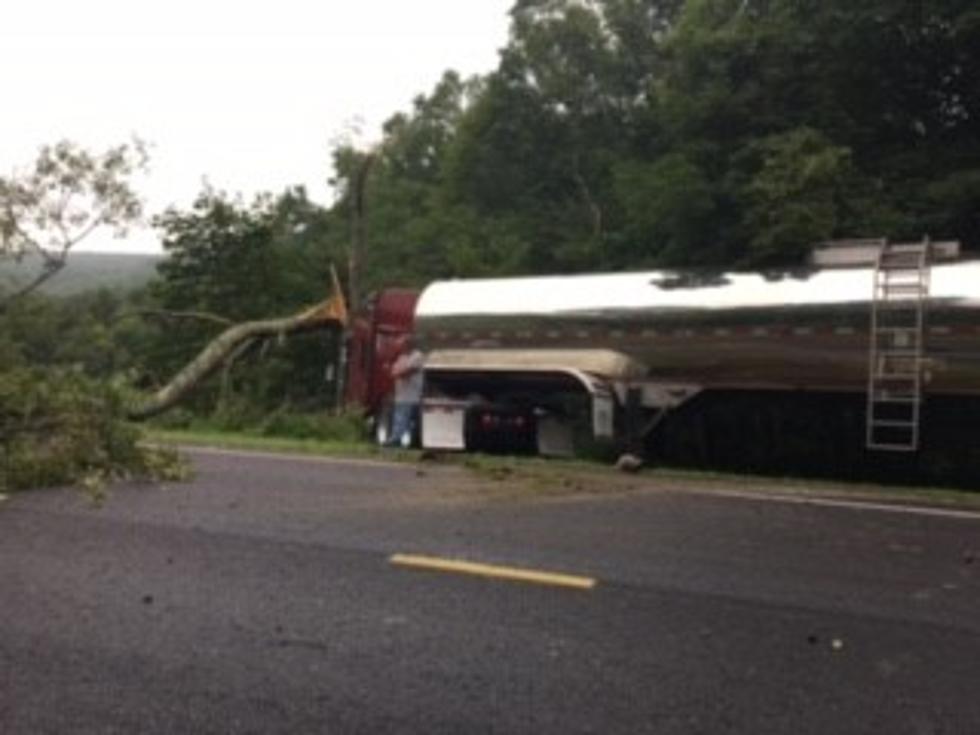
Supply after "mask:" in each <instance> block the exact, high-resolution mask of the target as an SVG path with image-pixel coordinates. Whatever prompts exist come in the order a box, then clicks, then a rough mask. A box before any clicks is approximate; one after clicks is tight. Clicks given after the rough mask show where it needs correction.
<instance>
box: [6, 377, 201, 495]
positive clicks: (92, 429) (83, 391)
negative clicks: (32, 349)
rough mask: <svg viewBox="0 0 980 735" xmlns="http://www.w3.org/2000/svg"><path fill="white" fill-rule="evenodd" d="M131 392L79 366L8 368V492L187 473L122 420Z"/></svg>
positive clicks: (176, 476)
mask: <svg viewBox="0 0 980 735" xmlns="http://www.w3.org/2000/svg"><path fill="white" fill-rule="evenodd" d="M124 403H125V397H124V395H123V393H122V392H121V391H119V390H118V389H117V388H115V387H113V386H112V385H110V384H109V383H107V382H100V381H93V380H91V379H89V378H86V377H84V376H83V375H82V374H81V373H79V372H78V371H73V370H59V369H46V370H42V369H37V368H35V369H28V368H16V369H12V370H7V371H4V372H3V373H2V374H0V469H2V472H0V490H2V491H10V490H21V489H25V488H31V487H45V486H53V485H63V484H69V483H80V484H82V485H83V486H85V487H87V488H89V489H90V490H93V491H95V490H98V488H99V487H100V485H101V483H103V482H105V481H108V480H113V479H121V478H131V477H133V478H144V479H168V480H172V479H180V478H181V477H183V476H185V474H186V468H185V467H184V466H183V465H182V463H181V462H180V461H179V460H178V459H177V457H176V455H174V454H173V453H172V452H165V451H160V450H154V449H148V448H145V447H142V446H140V444H139V438H140V433H139V431H138V430H137V429H136V428H135V427H133V426H131V425H129V424H127V423H125V422H124V421H123V420H122V416H123V415H124Z"/></svg>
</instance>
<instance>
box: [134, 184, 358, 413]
mask: <svg viewBox="0 0 980 735" xmlns="http://www.w3.org/2000/svg"><path fill="white" fill-rule="evenodd" d="M156 225H157V226H158V227H159V228H160V229H161V231H162V233H163V246H164V249H165V250H166V252H167V253H168V257H167V258H166V259H165V260H164V261H162V262H161V263H160V265H159V266H158V271H159V278H158V279H157V280H156V281H155V282H154V283H153V284H151V287H150V295H151V297H152V300H153V301H152V303H151V304H149V305H147V306H148V308H146V309H145V310H144V311H145V313H146V315H147V316H148V317H149V318H150V319H152V320H153V322H154V325H155V327H154V331H155V336H154V337H153V338H151V339H150V340H149V342H148V343H147V344H145V345H144V349H146V350H147V352H146V353H144V354H143V355H142V358H143V362H144V363H145V365H146V366H147V367H148V369H149V371H150V372H148V373H147V374H146V375H145V378H146V381H145V385H146V387H151V386H158V385H160V384H161V383H163V382H164V381H166V380H167V379H169V378H170V377H171V376H172V375H174V374H175V373H177V371H178V370H179V369H181V368H182V367H184V365H186V364H187V363H188V362H189V361H190V360H191V359H192V358H193V357H194V356H195V355H197V353H198V352H199V351H200V350H201V349H202V348H204V347H205V346H206V345H207V344H208V343H209V342H210V340H212V339H213V338H215V337H216V336H217V335H218V334H219V333H221V332H222V331H223V330H225V329H226V328H228V327H229V326H230V325H232V324H234V323H238V322H246V321H251V320H258V319H266V318H269V317H272V316H283V315H286V314H291V313H294V312H296V311H299V310H300V309H302V308H304V307H308V306H310V305H312V304H315V303H317V302H318V301H320V300H322V299H323V298H324V297H325V296H326V294H327V292H328V291H329V289H330V283H331V281H330V275H329V267H330V263H331V260H334V261H336V260H339V258H337V257H336V255H337V254H334V257H333V258H331V254H330V252H327V251H326V247H325V245H326V243H327V242H330V241H331V240H329V229H330V227H331V224H330V220H329V218H328V217H327V216H326V214H325V212H324V211H323V210H322V209H321V208H320V207H318V206H317V205H315V204H313V203H312V202H310V201H309V200H308V199H307V197H306V194H305V192H304V191H303V190H302V189H293V190H289V191H287V192H285V193H283V194H282V195H280V196H278V197H273V196H270V195H261V196H259V197H257V198H256V200H255V201H254V202H253V203H252V204H251V205H249V206H246V205H244V204H242V203H241V202H240V201H235V200H232V199H229V198H228V197H227V196H226V195H224V194H222V193H220V192H215V191H212V190H206V191H204V192H203V193H202V194H201V195H200V196H199V197H198V199H197V201H196V202H195V203H194V205H193V208H192V210H191V211H189V212H182V211H178V210H175V209H171V210H169V211H167V212H166V213H165V214H163V215H162V216H161V217H159V218H158V219H157V220H156ZM335 348H336V345H333V344H332V343H325V342H324V340H323V339H322V338H320V339H318V338H315V337H310V338H305V339H298V340H297V339H292V340H289V341H288V342H286V341H284V340H283V341H281V342H276V341H275V340H272V341H269V340H258V341H254V342H249V343H247V344H245V345H243V346H242V349H241V350H240V351H239V352H238V353H236V354H235V355H233V356H232V358H231V361H230V362H229V363H228V367H229V369H230V366H231V364H232V363H233V362H236V361H238V362H239V363H240V367H241V368H243V369H239V370H236V371H235V376H236V377H235V380H234V381H232V375H231V373H230V372H228V371H226V372H225V375H224V381H223V382H219V383H218V384H217V385H215V384H212V389H211V390H210V391H205V392H203V393H201V394H199V401H200V406H201V407H202V408H203V407H208V406H213V405H214V401H215V400H216V399H219V400H223V401H224V402H225V404H227V402H228V400H230V398H231V391H232V389H234V391H235V393H236V394H238V395H240V396H242V397H246V398H247V399H248V400H250V401H253V402H254V404H255V406H257V407H260V408H261V407H265V408H268V407H270V406H277V405H280V404H283V403H289V402H294V403H301V404H302V403H308V402H313V403H315V404H319V405H324V403H325V402H326V401H327V400H328V399H329V396H327V395H325V393H326V386H325V385H324V381H323V373H324V366H325V365H326V364H328V363H329V362H330V360H331V356H330V351H331V350H333V349H335Z"/></svg>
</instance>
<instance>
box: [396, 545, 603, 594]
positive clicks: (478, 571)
mask: <svg viewBox="0 0 980 735" xmlns="http://www.w3.org/2000/svg"><path fill="white" fill-rule="evenodd" d="M388 561H389V562H390V563H391V564H392V565H394V566H397V567H404V568H408V569H418V570H423V571H429V572H446V573H449V574H465V575H469V576H475V577H483V578H484V579H496V580H503V581H508V582H521V583H525V584H538V585H544V586H549V587H564V588H568V589H577V590H584V591H588V590H592V589H595V587H596V585H597V584H598V580H596V579H595V578H593V577H582V576H578V575H574V574H563V573H559V572H547V571H542V570H537V569H522V568H518V567H507V566H497V565H494V564H479V563H476V562H470V561H463V560H460V559H443V558H440V557H435V556H420V555H417V554H394V555H393V556H391V557H390V558H389V560H388Z"/></svg>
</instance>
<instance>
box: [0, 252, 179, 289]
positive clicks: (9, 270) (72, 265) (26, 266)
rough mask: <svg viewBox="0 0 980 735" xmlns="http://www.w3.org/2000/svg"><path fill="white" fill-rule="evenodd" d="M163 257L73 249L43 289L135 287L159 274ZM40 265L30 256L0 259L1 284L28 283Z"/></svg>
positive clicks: (0, 285) (1, 286) (2, 285)
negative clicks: (66, 262)
mask: <svg viewBox="0 0 980 735" xmlns="http://www.w3.org/2000/svg"><path fill="white" fill-rule="evenodd" d="M162 259H163V256H162V255H139V254H131V253H72V254H71V255H70V256H68V264H67V265H66V266H65V269H64V270H63V271H61V273H59V274H57V275H56V276H54V277H53V278H52V279H51V280H50V281H48V282H47V283H46V284H44V286H42V288H41V291H42V293H46V294H48V295H51V296H71V295H74V294H77V293H82V292H84V291H95V290H97V289H100V288H107V289H110V290H112V291H132V290H134V289H137V288H140V287H141V286H144V285H146V283H147V282H148V281H149V280H150V279H151V278H153V277H154V276H155V275H156V265H157V263H159V262H160V261H161V260H162ZM39 267H40V261H39V260H36V259H35V260H32V259H29V258H27V259H25V260H23V261H21V262H20V263H0V288H10V287H11V286H13V285H16V284H18V283H26V282H27V281H28V280H29V279H30V278H31V277H32V276H33V275H34V274H36V273H37V272H38V268H39Z"/></svg>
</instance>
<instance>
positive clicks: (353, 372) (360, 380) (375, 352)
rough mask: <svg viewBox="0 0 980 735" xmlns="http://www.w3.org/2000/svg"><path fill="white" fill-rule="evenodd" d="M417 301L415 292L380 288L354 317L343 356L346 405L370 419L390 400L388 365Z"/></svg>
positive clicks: (411, 322) (410, 323) (408, 326)
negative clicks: (345, 354)
mask: <svg viewBox="0 0 980 735" xmlns="http://www.w3.org/2000/svg"><path fill="white" fill-rule="evenodd" d="M418 299H419V292H418V291H414V290H411V289H404V288H389V289H384V290H382V291H379V292H377V293H376V294H374V295H372V296H371V298H370V299H368V302H367V305H366V307H365V308H363V309H361V310H360V311H358V312H357V314H356V315H355V316H354V319H353V322H352V324H351V339H350V344H349V345H348V355H347V359H348V363H347V365H348V372H347V395H346V402H347V404H348V405H356V406H361V407H363V408H364V410H365V412H366V413H367V415H368V416H370V417H372V418H373V417H377V416H378V415H379V414H381V413H383V412H384V409H385V403H386V401H388V400H390V397H391V394H392V389H393V381H392V378H391V365H392V363H393V362H394V361H395V358H396V357H397V356H398V355H397V346H398V340H399V338H400V337H401V336H402V335H405V334H410V333H411V332H412V329H413V328H414V325H415V305H416V303H417V302H418Z"/></svg>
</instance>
